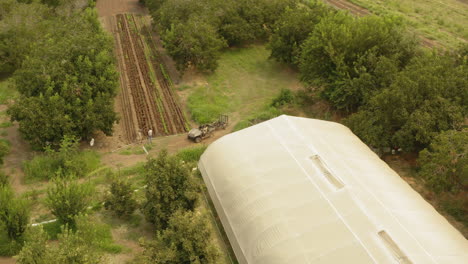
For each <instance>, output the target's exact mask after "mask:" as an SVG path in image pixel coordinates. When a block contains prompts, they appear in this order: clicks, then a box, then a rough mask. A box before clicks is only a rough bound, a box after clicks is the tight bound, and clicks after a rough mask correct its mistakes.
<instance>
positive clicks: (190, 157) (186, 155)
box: [176, 146, 208, 163]
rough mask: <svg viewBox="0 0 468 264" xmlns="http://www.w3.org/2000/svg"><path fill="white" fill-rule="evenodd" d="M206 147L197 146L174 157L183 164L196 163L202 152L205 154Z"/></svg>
mask: <svg viewBox="0 0 468 264" xmlns="http://www.w3.org/2000/svg"><path fill="white" fill-rule="evenodd" d="M207 147H208V146H197V147H191V148H186V149H183V150H181V151H179V152H177V154H176V156H177V157H178V158H179V159H181V160H183V161H184V162H187V163H189V162H194V163H195V162H198V160H199V159H200V157H201V155H202V154H203V152H205V150H206V148H207Z"/></svg>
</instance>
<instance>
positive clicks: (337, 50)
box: [299, 12, 416, 111]
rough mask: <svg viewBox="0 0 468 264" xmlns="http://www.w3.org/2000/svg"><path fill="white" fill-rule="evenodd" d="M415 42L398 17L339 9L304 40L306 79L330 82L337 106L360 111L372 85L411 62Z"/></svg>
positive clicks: (327, 87) (327, 94)
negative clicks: (353, 14)
mask: <svg viewBox="0 0 468 264" xmlns="http://www.w3.org/2000/svg"><path fill="white" fill-rule="evenodd" d="M415 48H416V43H415V41H414V39H413V38H412V37H410V36H408V35H407V33H406V31H405V28H404V26H403V25H402V22H401V21H400V20H398V19H395V18H393V17H377V16H366V17H362V18H355V17H352V16H350V15H348V14H346V13H342V12H337V13H335V14H333V15H328V16H325V17H324V18H323V19H321V21H320V23H318V24H317V25H316V26H315V28H314V30H313V31H312V32H311V34H310V37H309V38H308V39H307V40H306V41H305V42H303V44H302V47H301V49H302V52H301V56H300V60H299V69H300V73H301V78H302V79H303V80H304V81H306V82H308V83H319V84H322V85H324V86H325V89H324V90H323V93H322V95H323V96H324V98H325V99H327V100H329V101H330V102H331V103H332V104H333V106H335V107H336V108H339V109H344V110H347V111H354V110H356V109H357V108H358V107H359V106H361V105H363V104H365V103H366V102H365V101H364V99H365V98H366V97H370V96H369V95H368V94H369V93H371V94H372V92H369V90H371V91H372V90H380V89H382V88H383V87H382V86H380V83H384V84H385V83H386V78H387V75H388V74H389V73H390V74H391V73H394V72H395V69H397V70H399V69H401V68H402V67H404V66H405V65H406V64H407V63H408V62H409V60H410V59H411V58H412V57H413V56H414V53H415ZM380 71H383V72H380ZM378 77H380V78H384V80H380V79H379V78H378ZM390 77H392V75H390ZM369 84H371V87H368V85H369Z"/></svg>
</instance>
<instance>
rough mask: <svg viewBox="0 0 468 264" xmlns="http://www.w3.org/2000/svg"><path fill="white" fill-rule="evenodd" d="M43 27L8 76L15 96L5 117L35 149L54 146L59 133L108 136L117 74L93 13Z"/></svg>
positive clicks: (107, 42) (107, 39)
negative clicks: (26, 52) (7, 116)
mask: <svg viewBox="0 0 468 264" xmlns="http://www.w3.org/2000/svg"><path fill="white" fill-rule="evenodd" d="M64 21H65V22H64ZM46 28H47V29H48V30H49V31H47V32H44V33H43V37H41V38H40V39H39V40H38V41H36V42H35V43H34V44H33V45H32V46H31V54H30V55H29V56H28V57H27V59H26V60H25V61H24V63H23V64H22V67H21V68H20V69H18V70H17V71H16V72H15V74H14V82H15V86H16V88H17V90H18V91H19V92H20V97H19V98H18V100H15V104H14V105H12V106H11V107H10V109H9V110H8V112H9V114H10V115H11V119H12V120H13V121H18V122H19V131H20V132H21V134H22V135H23V137H24V138H25V139H26V140H28V141H29V142H30V143H31V145H32V146H33V147H35V148H43V147H44V146H45V145H46V143H51V144H55V145H56V144H58V142H60V140H61V139H62V138H63V137H64V136H65V135H71V136H75V137H77V138H83V139H85V138H88V137H89V136H90V134H91V133H93V132H95V131H97V130H101V131H103V132H104V133H105V134H107V135H110V134H111V133H112V126H113V124H114V122H115V121H116V120H117V116H116V113H115V112H114V110H113V97H114V96H115V93H116V87H117V72H116V69H115V62H114V58H113V57H112V41H111V39H110V37H109V36H107V35H106V34H105V33H104V32H103V31H102V29H101V28H100V25H99V22H98V20H97V14H96V13H95V12H94V11H92V10H90V9H87V10H86V11H84V12H81V13H76V14H74V15H72V16H70V17H67V19H66V20H63V18H61V17H58V18H54V19H50V20H48V21H47V24H46ZM52 29H53V30H52ZM51 43H53V45H51Z"/></svg>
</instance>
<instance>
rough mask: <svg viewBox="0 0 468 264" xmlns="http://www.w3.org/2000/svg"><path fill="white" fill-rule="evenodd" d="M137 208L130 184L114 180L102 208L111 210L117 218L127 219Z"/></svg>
mask: <svg viewBox="0 0 468 264" xmlns="http://www.w3.org/2000/svg"><path fill="white" fill-rule="evenodd" d="M137 206H138V204H137V202H136V200H135V198H134V190H133V186H132V184H131V183H129V182H128V181H126V180H122V179H114V180H113V181H112V183H111V186H110V190H109V194H108V195H106V198H105V202H104V207H105V208H106V209H108V210H112V211H113V212H114V213H115V214H116V215H117V216H118V217H122V218H129V217H130V216H131V215H132V214H133V212H134V211H135V209H136V208H137Z"/></svg>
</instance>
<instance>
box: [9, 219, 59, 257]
mask: <svg viewBox="0 0 468 264" xmlns="http://www.w3.org/2000/svg"><path fill="white" fill-rule="evenodd" d="M48 239H49V237H48V235H47V233H46V232H45V231H44V229H43V228H42V226H37V227H31V228H28V230H27V232H26V238H25V242H24V246H23V248H22V249H21V251H20V253H19V254H18V259H17V262H18V263H19V264H49V263H51V261H52V259H51V257H52V256H50V250H49V248H48V247H47V240H48Z"/></svg>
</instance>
